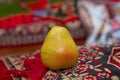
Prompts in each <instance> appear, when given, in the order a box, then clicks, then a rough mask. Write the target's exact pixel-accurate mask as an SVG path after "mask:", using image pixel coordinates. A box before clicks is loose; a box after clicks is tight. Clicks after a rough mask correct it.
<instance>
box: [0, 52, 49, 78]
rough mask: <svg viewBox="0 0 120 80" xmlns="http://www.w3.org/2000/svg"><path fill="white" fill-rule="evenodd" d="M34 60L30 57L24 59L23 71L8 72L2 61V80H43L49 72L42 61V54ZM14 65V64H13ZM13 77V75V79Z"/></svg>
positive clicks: (0, 67)
mask: <svg viewBox="0 0 120 80" xmlns="http://www.w3.org/2000/svg"><path fill="white" fill-rule="evenodd" d="M33 57H35V58H32V59H29V57H26V58H23V59H22V60H23V63H24V64H23V67H24V69H23V70H17V69H10V70H8V69H7V68H6V66H5V65H4V63H3V61H2V60H0V75H1V76H0V80H14V79H12V78H13V77H14V78H15V79H16V78H18V77H25V78H26V79H27V80H41V79H42V77H43V76H44V74H45V73H46V72H47V68H46V67H45V66H44V65H43V63H42V61H41V57H40V54H39V53H37V54H35V55H34V56H33ZM13 64H14V63H13ZM11 75H13V76H12V77H11Z"/></svg>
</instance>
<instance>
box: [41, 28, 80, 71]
mask: <svg viewBox="0 0 120 80" xmlns="http://www.w3.org/2000/svg"><path fill="white" fill-rule="evenodd" d="M77 57H78V49H77V46H76V44H75V42H74V40H73V39H72V37H71V35H70V33H69V32H68V30H67V29H66V28H65V27H62V26H54V27H52V29H51V30H50V31H49V33H48V35H47V36H46V39H45V41H44V43H43V45H42V47H41V59H42V62H43V64H44V65H45V66H46V67H48V68H50V69H52V70H59V69H66V68H70V67H73V66H74V64H75V63H76V60H77Z"/></svg>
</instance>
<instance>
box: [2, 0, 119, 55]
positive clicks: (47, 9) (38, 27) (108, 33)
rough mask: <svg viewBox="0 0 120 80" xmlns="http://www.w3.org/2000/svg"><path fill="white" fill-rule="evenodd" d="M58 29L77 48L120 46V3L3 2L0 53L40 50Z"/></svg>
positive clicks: (98, 0)
mask: <svg viewBox="0 0 120 80" xmlns="http://www.w3.org/2000/svg"><path fill="white" fill-rule="evenodd" d="M55 25H61V26H64V27H66V28H67V29H68V30H69V32H70V34H71V35H72V37H73V39H74V41H75V42H76V44H77V45H108V44H119V42H120V36H119V35H120V0H0V52H1V54H2V53H4V54H8V52H11V53H16V52H23V51H24V52H27V51H31V52H32V51H35V50H37V49H40V47H41V45H42V43H43V41H44V39H45V37H46V35H47V33H48V31H49V30H50V28H51V27H53V26H55Z"/></svg>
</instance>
